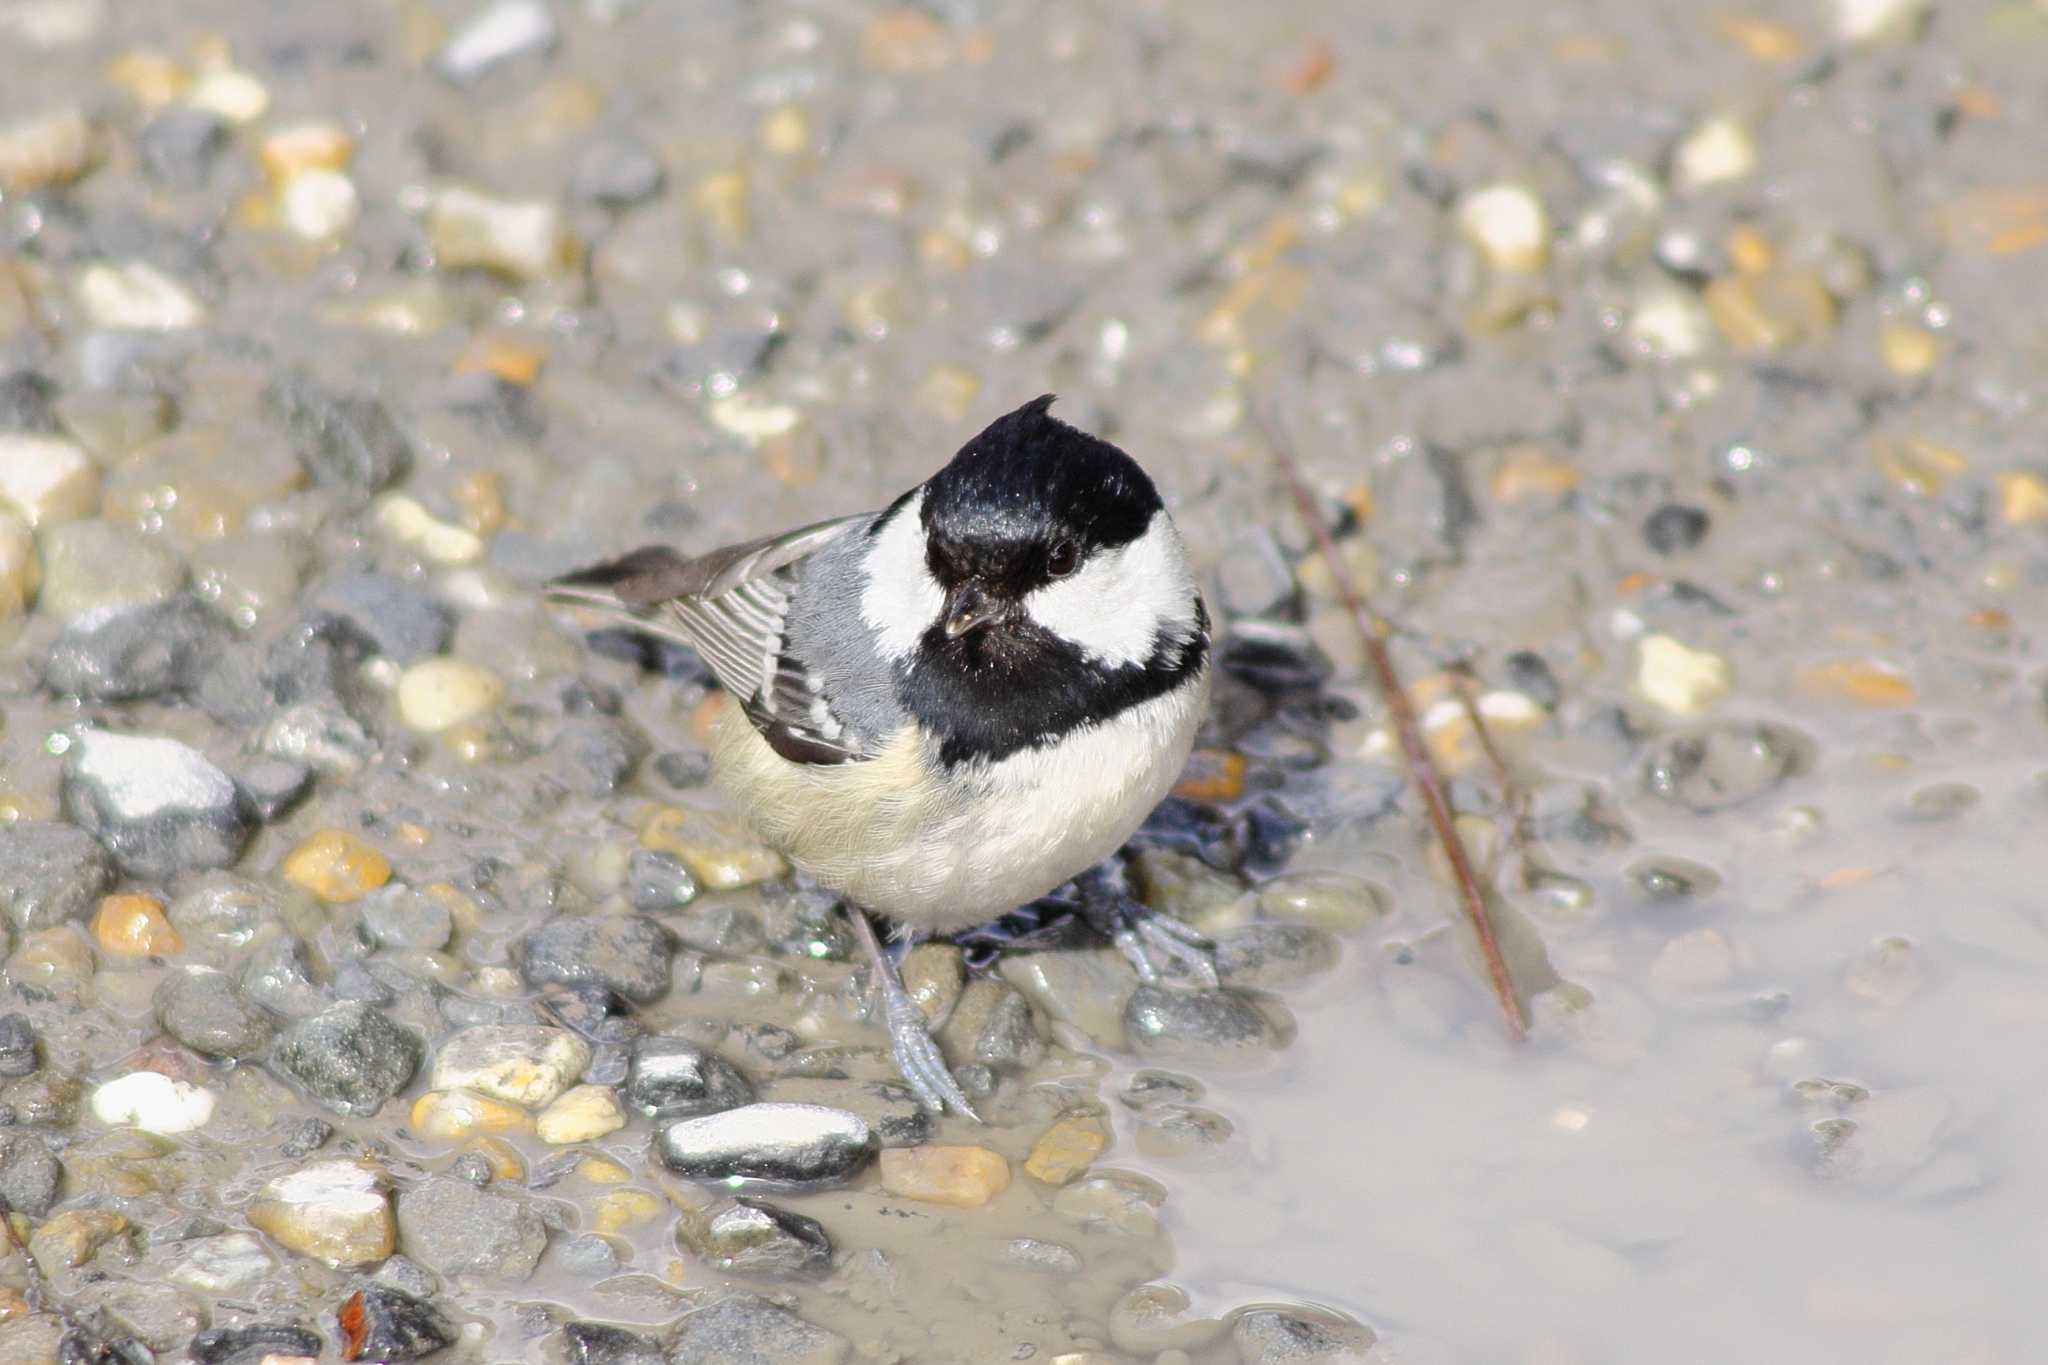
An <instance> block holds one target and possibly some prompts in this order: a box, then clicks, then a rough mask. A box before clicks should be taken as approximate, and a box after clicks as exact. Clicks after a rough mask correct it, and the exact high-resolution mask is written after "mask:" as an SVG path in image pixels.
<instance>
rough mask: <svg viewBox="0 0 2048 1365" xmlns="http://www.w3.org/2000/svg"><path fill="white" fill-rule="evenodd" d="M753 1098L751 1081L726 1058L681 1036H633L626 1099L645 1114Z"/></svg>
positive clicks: (696, 1110)
mask: <svg viewBox="0 0 2048 1365" xmlns="http://www.w3.org/2000/svg"><path fill="white" fill-rule="evenodd" d="M753 1101H754V1087H753V1086H752V1085H751V1084H749V1083H748V1081H747V1078H746V1077H745V1076H743V1075H741V1074H740V1072H739V1068H737V1067H735V1066H734V1065H733V1064H732V1063H731V1062H728V1061H726V1060H725V1058H723V1057H720V1056H718V1055H717V1054H716V1053H714V1052H711V1051H708V1050H707V1049H705V1048H702V1047H699V1046H698V1045H697V1044H695V1043H693V1042H690V1041H689V1040H687V1039H684V1038H664V1037H658V1036H652V1035H650V1036H647V1037H642V1038H638V1039H635V1040H634V1042H633V1060H632V1062H631V1064H630V1066H629V1067H628V1068H627V1071H626V1090H625V1102H626V1104H627V1105H628V1106H629V1107H631V1108H634V1109H637V1110H639V1111H640V1112H641V1113H643V1114H645V1115H646V1116H647V1117H649V1118H671V1119H672V1118H694V1117H696V1116H698V1115H700V1114H715V1113H719V1112H721V1111H723V1110H727V1109H736V1108H738V1107H739V1106H740V1105H743V1104H752V1103H753Z"/></svg>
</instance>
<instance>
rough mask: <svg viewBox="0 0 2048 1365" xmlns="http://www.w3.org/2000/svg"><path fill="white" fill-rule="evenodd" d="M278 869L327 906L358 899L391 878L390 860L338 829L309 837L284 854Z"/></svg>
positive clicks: (286, 878)
mask: <svg viewBox="0 0 2048 1365" xmlns="http://www.w3.org/2000/svg"><path fill="white" fill-rule="evenodd" d="M278 871H279V872H280V873H281V874H283V876H284V879H285V880H286V881H288V882H291V883H292V884H294V885H295V886H301V887H304V888H305V889H306V890H308V891H310V892H312V893H313V894H314V895H315V896H318V897H319V898H320V899H321V900H323V901H326V902H327V903H328V904H329V905H346V904H349V903H350V902H352V901H359V900H361V899H362V898H363V897H365V896H367V895H369V894H370V893H371V892H372V891H375V890H376V889H377V888H378V887H380V886H383V885H384V883H386V882H388V881H390V880H391V863H390V862H389V860H387V859H386V858H385V857H384V855H383V854H381V853H379V852H378V851H377V850H376V849H374V848H372V847H371V846H370V845H369V844H367V843H364V842H363V841H362V840H361V839H358V838H357V837H356V836H355V835H353V834H350V833H349V832H348V831H346V830H339V829H323V830H321V831H319V832H318V833H317V834H313V835H311V836H309V837H308V838H307V839H306V840H305V841H304V842H303V843H301V844H300V845H299V846H298V847H297V848H295V849H293V850H292V851H291V852H290V853H288V854H286V855H285V859H284V862H283V863H281V864H279V866H278Z"/></svg>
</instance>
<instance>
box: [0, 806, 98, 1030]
mask: <svg viewBox="0 0 2048 1365" xmlns="http://www.w3.org/2000/svg"><path fill="white" fill-rule="evenodd" d="M113 880H114V862H113V859H111V858H109V857H108V856H107V851H106V850H105V849H104V848H102V847H101V846H100V843H99V841H98V840H97V839H94V838H93V837H92V836H91V835H90V834H87V833H86V832H85V831H84V830H82V829H79V828H77V827H76V826H73V825H66V824H60V823H58V822H56V821H51V820H23V821H21V822H20V823H18V824H14V825H11V826H10V825H0V911H4V912H5V914H6V917H7V923H8V924H10V925H12V926H13V927H14V929H15V930H16V932H18V933H28V932H31V931H33V930H37V929H47V928H50V927H52V926H54V925H59V924H63V923H65V922H66V921H69V920H74V919H81V918H83V917H84V916H85V913H86V911H88V910H90V909H91V908H92V907H93V906H94V904H96V903H97V901H98V899H99V896H100V893H101V892H103V891H105V890H106V889H107V887H108V886H110V885H111V884H112V883H113ZM10 1017H12V1016H10Z"/></svg>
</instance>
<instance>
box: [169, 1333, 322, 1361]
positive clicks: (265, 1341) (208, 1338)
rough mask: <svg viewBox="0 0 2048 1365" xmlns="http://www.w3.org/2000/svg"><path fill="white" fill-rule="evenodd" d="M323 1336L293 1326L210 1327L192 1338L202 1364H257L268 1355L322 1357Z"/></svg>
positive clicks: (195, 1353) (193, 1352) (198, 1359)
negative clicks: (321, 1337)
mask: <svg viewBox="0 0 2048 1365" xmlns="http://www.w3.org/2000/svg"><path fill="white" fill-rule="evenodd" d="M320 1347H321V1341H320V1334H319V1333H318V1332H313V1331H309V1330H307V1329H306V1328H304V1327H294V1326H292V1325H290V1324H289V1323H277V1322H262V1323H255V1324H252V1325H250V1326H248V1327H210V1328H208V1329H207V1330H206V1331H204V1332H201V1333H200V1334H199V1335H198V1336H196V1337H193V1338H192V1358H193V1359H194V1360H196V1361H199V1362H201V1365H257V1363H258V1362H259V1361H261V1360H263V1359H264V1358H265V1357H267V1356H314V1357H318V1356H319V1354H320Z"/></svg>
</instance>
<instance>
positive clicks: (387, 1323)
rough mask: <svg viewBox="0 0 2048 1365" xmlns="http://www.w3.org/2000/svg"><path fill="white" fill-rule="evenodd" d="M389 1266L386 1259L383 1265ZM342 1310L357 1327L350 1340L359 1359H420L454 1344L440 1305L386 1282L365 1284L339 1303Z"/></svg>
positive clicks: (452, 1329) (396, 1258)
mask: <svg viewBox="0 0 2048 1365" xmlns="http://www.w3.org/2000/svg"><path fill="white" fill-rule="evenodd" d="M391 1259H392V1260H393V1261H396V1260H400V1259H402V1258H400V1257H396V1256H394V1257H392V1258H391ZM389 1267H390V1262H388V1261H387V1262H386V1263H385V1268H386V1269H388V1268H389ZM380 1273H381V1272H380ZM342 1312H343V1313H344V1314H347V1315H348V1316H349V1317H350V1318H351V1319H352V1320H353V1321H354V1322H355V1323H356V1324H357V1325H358V1326H359V1328H360V1331H359V1332H358V1333H356V1334H355V1336H354V1339H353V1341H352V1343H351V1344H352V1345H353V1346H354V1348H355V1358H356V1359H358V1360H376V1361H384V1362H387V1363H388V1362H394V1361H406V1360H419V1359H421V1358H423V1357H425V1356H430V1355H432V1354H433V1353H434V1352H436V1351H439V1350H442V1349H444V1348H446V1347H449V1346H453V1345H454V1344H455V1327H454V1325H453V1324H451V1323H450V1322H449V1321H448V1319H447V1318H445V1317H443V1316H442V1315H441V1310H440V1309H438V1308H436V1307H434V1305H433V1304H431V1303H428V1302H427V1301H426V1299H425V1297H424V1296H422V1295H418V1294H408V1293H406V1292H405V1291H403V1290H400V1289H393V1288H391V1287H389V1286H388V1285H382V1284H366V1285H364V1286H363V1287H362V1288H361V1289H359V1290H357V1291H356V1293H355V1294H354V1295H352V1296H351V1297H350V1298H349V1299H348V1301H347V1302H346V1303H344V1304H343V1305H342Z"/></svg>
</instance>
